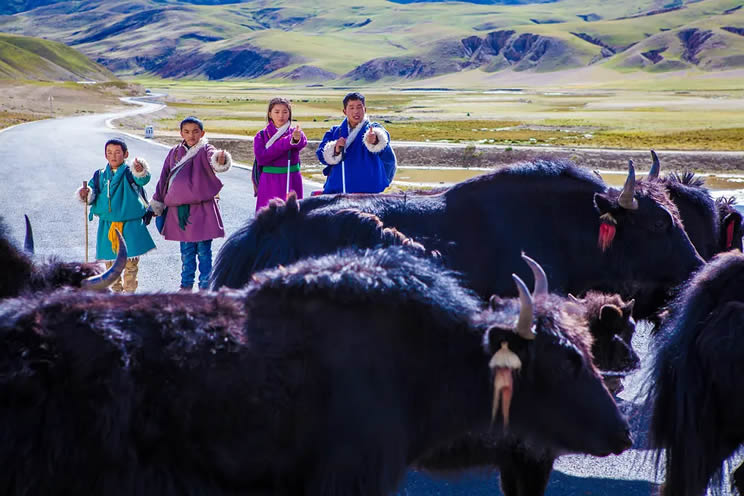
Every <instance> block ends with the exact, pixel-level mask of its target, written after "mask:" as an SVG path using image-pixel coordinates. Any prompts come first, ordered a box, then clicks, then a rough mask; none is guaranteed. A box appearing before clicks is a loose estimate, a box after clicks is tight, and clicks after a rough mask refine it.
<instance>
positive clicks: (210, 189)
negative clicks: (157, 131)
mask: <svg viewBox="0 0 744 496" xmlns="http://www.w3.org/2000/svg"><path fill="white" fill-rule="evenodd" d="M202 140H203V142H204V143H201V142H200V143H197V144H196V145H194V146H193V147H192V148H191V149H188V148H186V144H185V142H183V143H181V144H180V145H177V146H175V147H173V148H171V150H170V152H168V156H167V157H166V158H165V163H164V164H163V170H162V172H161V173H160V180H159V181H158V184H157V186H156V188H155V193H154V194H153V195H152V200H153V201H152V204H153V210H155V212H156V213H158V207H162V206H163V204H164V206H165V207H169V208H168V210H167V212H166V217H165V224H164V226H163V233H162V234H163V236H164V237H165V239H167V240H170V241H190V242H195V241H205V240H209V239H214V238H221V237H223V236H224V235H225V228H224V227H223V224H222V215H220V208H219V206H218V204H217V199H216V198H215V196H217V194H218V193H219V192H220V190H221V189H222V181H220V180H219V179H218V178H217V176H216V175H215V172H225V171H226V170H227V169H229V168H230V165H231V162H232V161H231V159H230V156H229V154H228V153H227V152H225V155H226V160H225V164H224V165H219V164H217V159H216V155H215V153H216V152H217V150H216V149H215V147H213V146H212V145H210V144H208V143H207V142H206V139H204V138H202ZM187 154H188V155H189V157H188V159H187V160H186V162H185V165H184V166H183V167H182V168H181V169H180V170H178V172H177V173H176V174H175V176H174V177H173V178H170V179H169V176H170V175H171V171H172V170H173V169H174V168H175V167H176V165H178V163H179V162H180V161H181V160H182V159H183V158H184V157H185V156H186V155H187ZM169 183H170V184H169ZM158 204H159V205H158ZM179 205H189V207H190V210H189V223H188V224H186V229H181V228H180V227H179V225H178V208H177V207H178V206H179Z"/></svg>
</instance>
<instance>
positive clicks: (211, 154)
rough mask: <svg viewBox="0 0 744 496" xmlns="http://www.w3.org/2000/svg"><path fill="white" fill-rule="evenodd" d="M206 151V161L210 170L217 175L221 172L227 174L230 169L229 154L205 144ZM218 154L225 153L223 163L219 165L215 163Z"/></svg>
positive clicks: (230, 156) (230, 157)
mask: <svg viewBox="0 0 744 496" xmlns="http://www.w3.org/2000/svg"><path fill="white" fill-rule="evenodd" d="M205 149H206V151H207V159H208V160H209V165H210V166H211V167H212V170H213V171H214V172H215V173H217V174H219V173H221V172H227V171H228V170H230V167H232V155H230V152H228V151H227V150H218V149H217V148H215V147H214V146H212V145H210V144H209V143H207V145H206V147H205ZM218 152H225V163H224V164H221V163H219V162H218V161H217V155H218Z"/></svg>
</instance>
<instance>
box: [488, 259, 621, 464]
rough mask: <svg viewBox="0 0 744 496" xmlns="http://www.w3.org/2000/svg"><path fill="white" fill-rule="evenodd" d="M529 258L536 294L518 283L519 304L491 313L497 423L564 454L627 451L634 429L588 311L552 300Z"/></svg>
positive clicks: (503, 304)
mask: <svg viewBox="0 0 744 496" xmlns="http://www.w3.org/2000/svg"><path fill="white" fill-rule="evenodd" d="M523 258H524V259H525V261H527V263H528V264H529V265H530V266H531V268H532V270H533V273H534V274H535V281H536V282H535V291H534V293H533V294H532V295H530V293H529V291H528V290H527V288H526V286H525V284H524V282H522V280H521V279H520V278H519V277H518V276H517V275H512V278H513V279H514V282H515V284H516V285H517V290H518V292H519V299H514V298H511V299H501V298H499V297H496V296H494V297H492V298H491V300H490V303H489V305H490V309H489V310H487V311H486V312H485V313H486V314H487V315H486V318H487V319H489V320H488V322H489V326H490V327H489V328H488V330H487V332H486V335H485V338H484V340H485V346H486V347H487V351H488V353H492V354H493V355H492V359H491V362H490V367H491V371H492V377H493V384H494V388H493V394H494V399H493V410H492V418H493V420H494V422H496V421H499V419H500V421H501V422H502V423H503V424H504V426H505V428H507V429H508V430H509V431H510V432H511V433H513V434H514V435H516V436H518V437H519V438H522V439H526V440H528V441H532V442H534V443H536V444H537V445H539V446H544V447H546V448H548V449H550V451H552V452H554V453H557V454H561V453H588V454H592V455H596V456H605V455H609V454H611V453H621V452H623V451H625V450H626V449H628V448H629V447H630V446H631V444H632V440H631V438H630V430H629V426H628V423H627V422H626V420H625V419H624V417H623V416H622V414H621V413H620V411H619V410H618V408H617V405H616V404H615V401H614V399H613V398H612V395H610V393H609V392H608V390H607V388H606V387H605V386H604V384H603V382H602V376H601V375H600V373H599V371H598V370H597V368H596V367H595V366H594V364H593V362H592V354H591V342H592V339H591V335H590V334H589V330H588V327H587V322H586V319H585V318H584V309H583V308H582V306H581V305H579V304H576V303H574V302H572V301H570V300H568V299H567V298H562V297H559V296H556V295H551V294H549V293H548V285H547V279H546V277H545V273H544V272H543V270H542V269H541V268H540V266H539V265H538V264H537V263H535V262H534V261H532V260H531V259H529V258H528V257H525V256H524V255H523ZM515 319H516V324H515V322H514V320H515ZM494 322H495V323H494Z"/></svg>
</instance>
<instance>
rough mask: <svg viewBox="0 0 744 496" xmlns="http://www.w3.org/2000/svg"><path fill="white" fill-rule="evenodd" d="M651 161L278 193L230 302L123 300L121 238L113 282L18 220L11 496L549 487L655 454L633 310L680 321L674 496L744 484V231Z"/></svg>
mask: <svg viewBox="0 0 744 496" xmlns="http://www.w3.org/2000/svg"><path fill="white" fill-rule="evenodd" d="M653 159H654V160H653V162H654V164H653V167H652V169H651V172H650V173H649V174H648V175H647V176H646V177H644V178H642V179H638V180H637V179H636V177H635V170H634V167H633V164H632V162H631V163H630V164H629V171H628V177H627V180H626V182H625V185H624V187H623V188H622V189H621V190H618V189H615V188H610V187H608V186H607V185H606V184H605V183H604V181H603V180H602V178H601V177H599V175H597V174H593V173H592V172H588V171H586V170H584V169H582V168H580V167H578V166H576V165H574V164H571V163H568V162H555V161H550V160H544V161H535V162H533V163H529V164H523V165H517V166H513V167H508V168H504V169H501V170H498V171H496V172H493V173H489V174H485V175H482V176H479V177H476V178H473V179H471V180H468V181H465V182H462V183H459V184H457V185H455V186H452V187H450V188H447V189H445V190H442V191H438V192H435V193H431V192H430V193H425V192H413V193H411V192H409V193H399V194H381V195H363V194H353V195H325V196H316V197H311V198H307V199H304V200H302V201H297V200H296V199H295V198H294V197H290V198H289V199H288V200H287V201H286V202H282V201H278V200H275V201H273V202H272V203H271V204H270V205H269V206H268V207H267V208H265V209H263V210H262V211H260V212H259V213H258V214H257V216H256V217H255V218H253V219H251V220H250V221H248V222H247V223H246V224H245V225H244V226H243V227H242V228H241V229H240V230H238V231H237V232H235V233H234V234H233V235H232V236H230V238H229V239H228V240H227V241H226V242H225V244H224V245H223V247H222V249H221V250H220V252H219V254H218V256H217V261H216V264H215V268H214V272H213V276H212V289H213V291H209V292H200V293H196V294H184V293H159V294H158V295H157V297H156V298H143V297H142V296H141V295H124V294H114V293H109V292H108V291H100V289H105V288H106V287H107V286H108V285H109V284H110V283H111V282H112V281H113V279H114V278H116V277H118V274H119V273H120V272H121V269H122V268H123V265H124V263H125V261H126V256H127V255H126V245H125V243H124V242H123V240H122V242H121V243H120V253H119V258H118V259H117V261H116V263H115V264H114V265H113V267H111V269H109V270H108V271H106V272H103V271H102V270H101V268H100V267H99V266H98V265H97V264H83V263H72V262H68V261H61V260H58V259H50V260H46V261H35V260H34V259H33V256H32V254H31V253H30V252H32V250H33V240H32V237H31V236H30V235H29V234H30V226H29V225H28V223H27V239H26V243H25V250H24V249H19V248H17V247H16V245H15V244H14V242H13V241H12V240H11V239H10V236H9V235H8V232H7V228H6V227H5V226H4V225H2V223H0V259H1V260H2V264H3V271H2V272H0V493H2V494H6V495H13V496H21V495H24V496H38V495H50V494H59V495H80V494H91V495H92V494H95V495H122V496H123V495H133V494H138V495H139V494H142V495H225V496H227V495H235V496H237V495H249V494H250V495H269V494H271V495H307V496H316V495H317V496H320V495H329V496H336V495H338V496H342V495H344V496H348V495H359V496H362V495H379V496H382V495H387V494H390V493H391V492H394V491H395V490H396V489H397V488H398V486H399V484H400V482H401V480H402V478H403V475H404V474H405V472H406V470H407V469H408V468H409V467H416V468H419V469H422V470H427V471H431V472H435V473H451V472H457V471H460V470H465V469H468V468H473V467H481V468H483V467H486V468H488V467H494V468H498V470H499V471H500V483H501V487H502V490H503V492H504V494H505V495H506V496H539V495H542V494H544V492H545V488H546V485H547V482H548V479H549V476H550V472H551V470H552V467H553V462H554V461H555V459H556V458H557V457H558V456H560V455H563V454H568V453H585V454H589V455H595V456H606V455H609V454H619V453H621V452H623V451H625V450H627V449H628V448H630V447H631V446H632V443H633V440H632V438H631V434H630V429H629V425H628V422H627V420H626V418H625V417H624V416H623V414H622V413H621V412H620V410H619V409H618V406H617V404H616V402H615V399H614V397H613V395H612V394H611V391H612V392H616V391H617V389H618V387H619V377H622V376H623V375H624V374H627V373H628V372H629V371H631V370H633V369H636V368H638V366H639V358H638V355H637V354H636V353H635V351H634V350H633V348H632V346H631V338H632V336H633V333H634V330H635V319H648V320H650V321H651V322H653V323H654V324H655V325H656V328H655V333H654V337H653V339H652V345H651V346H652V347H653V349H652V350H651V351H652V354H653V355H654V357H655V359H654V363H653V369H652V370H651V371H649V381H648V383H649V385H648V387H647V396H646V398H645V401H646V406H647V411H648V412H650V433H649V441H650V446H649V447H650V448H652V449H655V450H657V453H658V458H657V460H659V461H658V463H659V466H660V468H663V474H664V478H665V482H664V485H663V486H662V489H661V493H662V494H663V495H664V496H702V495H703V494H705V491H706V488H707V487H708V486H709V485H712V486H716V485H717V486H718V487H720V486H721V485H722V484H728V483H729V481H722V480H721V472H722V465H723V463H724V461H725V460H727V459H729V458H730V457H731V456H732V455H733V454H734V453H735V452H736V451H737V450H738V449H739V447H740V446H741V444H742V442H744V401H742V399H741V398H742V395H741V394H737V393H741V391H742V388H741V384H742V382H741V377H742V374H744V256H743V255H742V254H741V247H742V218H741V215H740V214H739V213H738V212H737V211H736V209H735V208H734V207H733V205H732V201H726V200H720V201H715V200H714V199H713V198H712V197H711V195H710V193H709V191H708V190H707V189H706V188H705V186H704V184H703V183H702V181H700V180H699V179H698V178H697V177H695V176H693V175H692V174H685V175H681V176H679V175H675V174H671V175H668V176H666V177H661V176H660V175H659V163H658V159H657V157H656V156H655V154H654V155H653ZM737 249H738V250H737ZM528 255H529V256H528ZM524 281H527V283H530V284H529V285H531V286H532V290H529V289H528V284H526V283H525V282H524ZM730 484H731V486H732V488H733V489H734V490H738V491H739V492H741V493H742V494H744V465H743V466H740V467H739V468H738V469H737V470H736V471H735V472H734V475H733V477H732V480H731V481H730Z"/></svg>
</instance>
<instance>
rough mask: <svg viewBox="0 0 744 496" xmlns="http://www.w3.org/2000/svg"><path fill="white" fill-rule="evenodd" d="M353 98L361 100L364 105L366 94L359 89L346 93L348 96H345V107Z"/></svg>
mask: <svg viewBox="0 0 744 496" xmlns="http://www.w3.org/2000/svg"><path fill="white" fill-rule="evenodd" d="M351 100H359V101H360V102H362V105H365V103H364V95H362V94H361V93H359V92H358V91H352V92H351V93H347V94H346V96H345V97H344V108H346V105H347V104H348V103H349V101H351Z"/></svg>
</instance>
